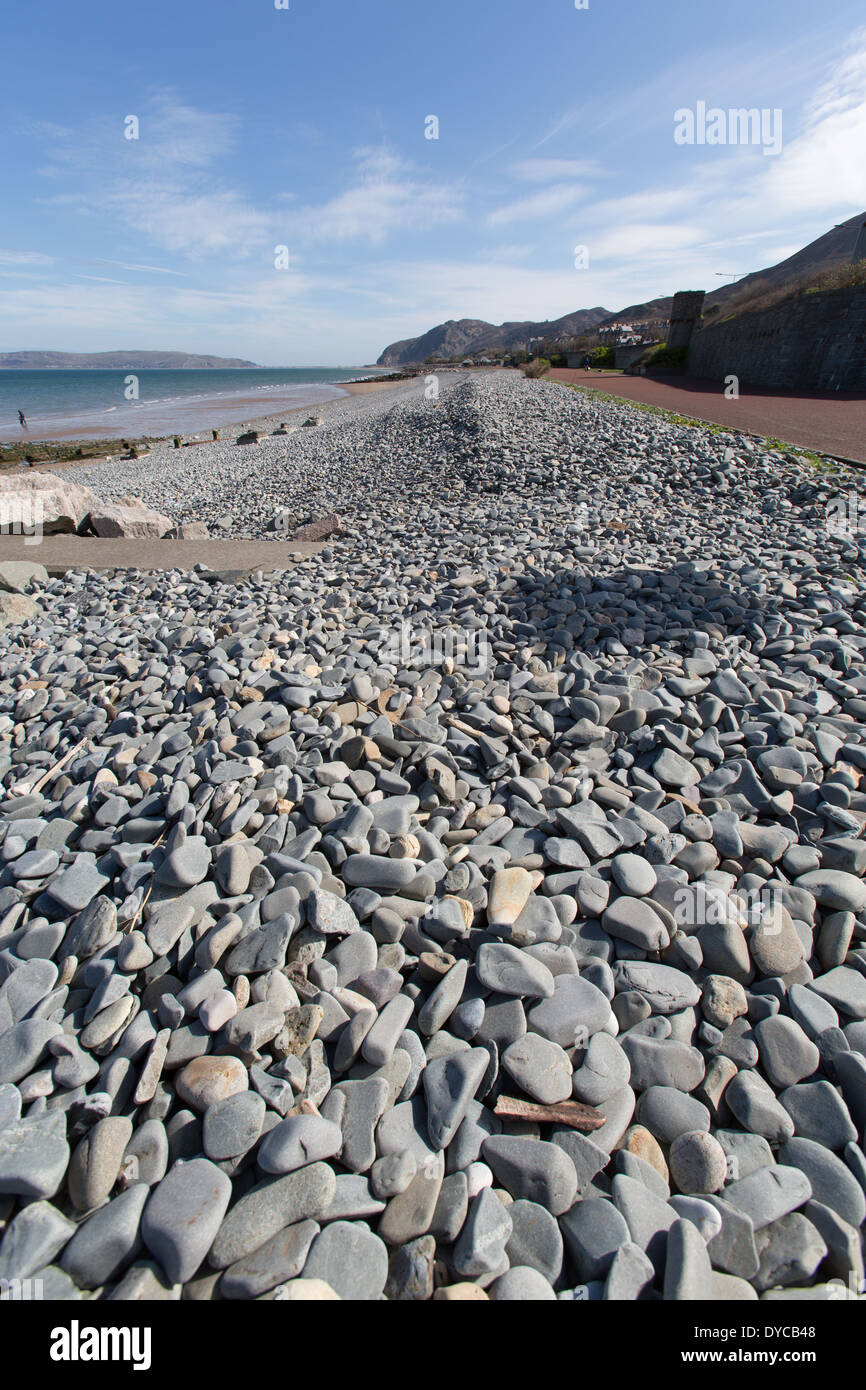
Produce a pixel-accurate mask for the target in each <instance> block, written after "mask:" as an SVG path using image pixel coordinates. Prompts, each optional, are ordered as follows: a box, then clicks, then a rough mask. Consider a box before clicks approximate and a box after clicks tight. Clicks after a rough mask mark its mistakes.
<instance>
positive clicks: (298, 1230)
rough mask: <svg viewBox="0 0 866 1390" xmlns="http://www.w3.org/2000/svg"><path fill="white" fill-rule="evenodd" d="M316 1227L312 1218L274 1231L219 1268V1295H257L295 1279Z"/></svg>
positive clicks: (313, 1238) (249, 1296)
mask: <svg viewBox="0 0 866 1390" xmlns="http://www.w3.org/2000/svg"><path fill="white" fill-rule="evenodd" d="M320 1229H321V1227H320V1226H319V1225H318V1223H317V1222H315V1221H299V1222H297V1223H296V1224H295V1225H293V1226H286V1227H285V1228H284V1229H283V1230H281V1231H277V1233H276V1235H274V1236H271V1238H270V1240H266V1241H265V1242H264V1244H262V1245H260V1246H259V1247H258V1249H257V1250H254V1251H253V1252H252V1253H251V1254H249V1255H246V1256H245V1257H244V1258H243V1259H241V1260H238V1261H236V1263H235V1264H233V1265H229V1267H228V1269H226V1270H224V1271H223V1274H222V1277H221V1279H220V1283H219V1290H220V1293H221V1295H222V1297H223V1298H228V1299H252V1298H258V1297H259V1295H260V1294H263V1293H267V1292H268V1290H269V1289H274V1288H276V1287H277V1285H280V1284H285V1283H287V1282H288V1281H289V1280H297V1279H298V1275H299V1274H300V1273H301V1271H302V1270H303V1268H304V1265H305V1263H306V1260H307V1256H308V1255H309V1251H310V1247H311V1245H312V1243H313V1241H314V1240H315V1238H316V1236H317V1235H318V1234H319V1232H320ZM299 1282H303V1281H299Z"/></svg>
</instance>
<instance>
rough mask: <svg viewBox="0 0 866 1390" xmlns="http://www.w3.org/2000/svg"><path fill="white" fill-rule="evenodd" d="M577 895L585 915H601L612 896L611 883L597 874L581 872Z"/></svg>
mask: <svg viewBox="0 0 866 1390" xmlns="http://www.w3.org/2000/svg"><path fill="white" fill-rule="evenodd" d="M575 897H576V899H577V905H578V907H579V908H580V910H581V912H582V913H583V915H584V916H585V917H601V915H602V913H603V912H604V910H605V908H606V907H607V904H608V900H609V898H610V884H608V883H607V882H606V881H605V880H604V879H601V878H598V877H597V876H596V875H595V874H592V873H585V874H581V876H580V878H579V880H578V883H577V888H576V889H575Z"/></svg>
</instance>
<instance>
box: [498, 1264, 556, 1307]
mask: <svg viewBox="0 0 866 1390" xmlns="http://www.w3.org/2000/svg"><path fill="white" fill-rule="evenodd" d="M489 1293H490V1298H491V1300H492V1301H493V1302H494V1303H544V1302H548V1303H555V1302H556V1294H555V1293H554V1291H553V1287H552V1285H551V1284H550V1283H549V1282H548V1280H547V1279H545V1277H544V1275H543V1274H541V1273H540V1272H539V1271H538V1270H537V1269H532V1268H530V1266H529V1265H512V1266H511V1268H510V1269H509V1270H508V1271H507V1273H505V1274H501V1275H500V1276H499V1278H498V1279H495V1280H494V1281H493V1283H492V1284H491V1285H490V1289H489Z"/></svg>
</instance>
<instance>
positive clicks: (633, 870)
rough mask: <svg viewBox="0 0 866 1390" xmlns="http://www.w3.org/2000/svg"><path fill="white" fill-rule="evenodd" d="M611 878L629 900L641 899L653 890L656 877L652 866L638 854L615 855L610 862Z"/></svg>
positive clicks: (656, 880)
mask: <svg viewBox="0 0 866 1390" xmlns="http://www.w3.org/2000/svg"><path fill="white" fill-rule="evenodd" d="M610 871H611V877H612V879H613V881H614V883H615V884H616V886H617V888H619V890H620V892H622V893H625V894H626V895H627V896H628V897H631V898H642V897H644V896H645V895H646V894H647V893H651V892H652V890H653V889H654V888H655V886H656V884H657V882H658V877H657V875H656V871H655V869H654V868H653V866H652V864H648V863H647V861H646V859H643V858H641V856H640V855H639V854H629V853H627V852H626V853H624V854H617V855H615V856H614V858H613V860H612V861H611V866H610Z"/></svg>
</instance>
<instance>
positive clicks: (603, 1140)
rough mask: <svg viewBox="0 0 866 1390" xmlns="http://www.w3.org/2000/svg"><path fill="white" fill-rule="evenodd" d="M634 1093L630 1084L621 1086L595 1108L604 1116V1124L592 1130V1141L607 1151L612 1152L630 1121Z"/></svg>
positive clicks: (633, 1106) (633, 1105)
mask: <svg viewBox="0 0 866 1390" xmlns="http://www.w3.org/2000/svg"><path fill="white" fill-rule="evenodd" d="M635 1101H636V1097H635V1093H634V1091H633V1090H632V1088H631V1086H623V1088H622V1090H621V1091H614V1093H613V1095H612V1096H609V1097H608V1099H607V1100H603V1101H601V1102H600V1103H599V1104H598V1105H597V1106H596V1107H595V1109H596V1110H598V1111H599V1113H600V1114H601V1115H603V1116H604V1124H603V1125H602V1126H601V1128H600V1129H596V1130H593V1134H592V1138H593V1143H595V1144H597V1145H598V1147H599V1148H600V1149H604V1150H605V1151H606V1152H607V1153H612V1152H613V1150H614V1149H615V1148H616V1146H617V1144H618V1143H619V1141H620V1139H621V1138H622V1136H623V1135H624V1134H625V1132H626V1130H627V1129H628V1127H629V1124H630V1123H631V1118H632V1116H633V1114H634V1110H635Z"/></svg>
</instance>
